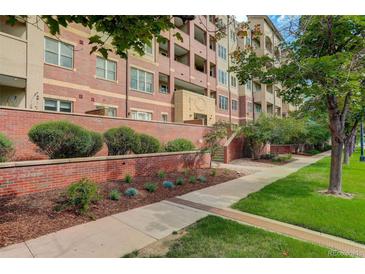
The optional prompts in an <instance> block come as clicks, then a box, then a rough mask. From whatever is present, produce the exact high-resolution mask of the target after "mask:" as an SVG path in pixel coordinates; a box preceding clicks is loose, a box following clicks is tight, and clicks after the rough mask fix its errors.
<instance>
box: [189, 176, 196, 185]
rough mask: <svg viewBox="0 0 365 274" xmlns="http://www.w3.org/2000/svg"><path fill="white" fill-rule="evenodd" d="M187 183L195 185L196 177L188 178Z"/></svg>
mask: <svg viewBox="0 0 365 274" xmlns="http://www.w3.org/2000/svg"><path fill="white" fill-rule="evenodd" d="M189 183H191V184H195V183H196V177H195V176H190V177H189Z"/></svg>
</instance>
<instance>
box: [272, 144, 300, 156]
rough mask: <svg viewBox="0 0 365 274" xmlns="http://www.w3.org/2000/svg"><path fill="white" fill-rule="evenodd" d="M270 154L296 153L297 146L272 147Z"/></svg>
mask: <svg viewBox="0 0 365 274" xmlns="http://www.w3.org/2000/svg"><path fill="white" fill-rule="evenodd" d="M270 153H272V154H289V153H295V146H294V145H270Z"/></svg>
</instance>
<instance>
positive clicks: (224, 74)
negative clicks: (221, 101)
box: [218, 69, 228, 86]
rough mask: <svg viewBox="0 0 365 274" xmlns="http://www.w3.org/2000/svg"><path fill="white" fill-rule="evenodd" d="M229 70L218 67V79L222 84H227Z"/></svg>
mask: <svg viewBox="0 0 365 274" xmlns="http://www.w3.org/2000/svg"><path fill="white" fill-rule="evenodd" d="M227 78H228V76H227V72H226V71H224V70H221V69H218V81H219V83H220V84H222V85H225V86H226V85H227Z"/></svg>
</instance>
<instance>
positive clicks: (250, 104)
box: [247, 102, 253, 112]
mask: <svg viewBox="0 0 365 274" xmlns="http://www.w3.org/2000/svg"><path fill="white" fill-rule="evenodd" d="M247 110H248V112H252V111H253V108H252V103H251V102H248V103H247Z"/></svg>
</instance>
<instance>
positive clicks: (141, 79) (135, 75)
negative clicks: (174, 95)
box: [131, 68, 153, 93]
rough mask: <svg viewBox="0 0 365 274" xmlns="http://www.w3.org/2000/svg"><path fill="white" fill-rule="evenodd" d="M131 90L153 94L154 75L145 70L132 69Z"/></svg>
mask: <svg viewBox="0 0 365 274" xmlns="http://www.w3.org/2000/svg"><path fill="white" fill-rule="evenodd" d="M131 88H132V89H134V90H138V91H143V92H147V93H152V92H153V74H152V73H149V72H147V71H144V70H140V69H136V68H131Z"/></svg>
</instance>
